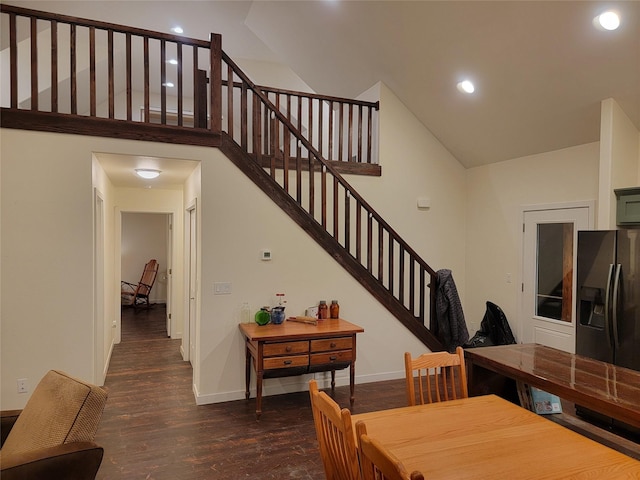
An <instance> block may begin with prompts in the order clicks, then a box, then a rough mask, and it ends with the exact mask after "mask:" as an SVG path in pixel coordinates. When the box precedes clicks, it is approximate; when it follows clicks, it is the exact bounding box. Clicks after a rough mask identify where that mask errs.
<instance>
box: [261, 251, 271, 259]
mask: <svg viewBox="0 0 640 480" xmlns="http://www.w3.org/2000/svg"><path fill="white" fill-rule="evenodd" d="M260 260H262V261H265V262H266V261H268V260H271V250H261V251H260Z"/></svg>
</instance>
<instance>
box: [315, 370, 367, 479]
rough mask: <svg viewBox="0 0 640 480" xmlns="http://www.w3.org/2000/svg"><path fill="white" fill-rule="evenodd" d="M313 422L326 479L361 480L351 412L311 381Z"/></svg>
mask: <svg viewBox="0 0 640 480" xmlns="http://www.w3.org/2000/svg"><path fill="white" fill-rule="evenodd" d="M309 395H310V396H311V408H312V410H313V422H314V425H315V429H316V436H317V438H318V446H319V448H320V457H321V458H322V463H323V465H324V471H325V475H326V478H327V480H360V465H359V463H358V452H357V449H356V440H355V436H354V434H353V427H352V425H351V412H350V411H349V409H347V408H343V409H340V406H339V405H338V404H337V403H336V402H335V401H333V399H332V398H331V397H329V395H327V394H326V393H324V392H321V391H319V390H318V384H317V383H316V381H315V380H310V381H309Z"/></svg>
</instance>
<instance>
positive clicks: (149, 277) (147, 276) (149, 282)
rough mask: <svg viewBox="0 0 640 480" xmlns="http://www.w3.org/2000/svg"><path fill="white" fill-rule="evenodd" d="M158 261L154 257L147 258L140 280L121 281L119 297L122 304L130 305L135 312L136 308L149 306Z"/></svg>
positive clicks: (150, 305)
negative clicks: (131, 281)
mask: <svg viewBox="0 0 640 480" xmlns="http://www.w3.org/2000/svg"><path fill="white" fill-rule="evenodd" d="M158 266H159V265H158V262H157V261H156V260H155V259H151V260H149V262H148V263H147V264H146V265H145V266H144V270H143V272H142V277H141V278H140V281H139V282H138V283H137V284H135V283H129V282H125V281H122V282H121V294H120V296H121V299H122V305H129V306H132V307H133V309H134V310H135V311H136V312H137V310H138V308H151V307H152V304H151V303H149V294H150V293H151V289H152V288H153V284H154V283H155V281H156V276H157V275H158Z"/></svg>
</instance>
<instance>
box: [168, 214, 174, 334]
mask: <svg viewBox="0 0 640 480" xmlns="http://www.w3.org/2000/svg"><path fill="white" fill-rule="evenodd" d="M166 241H167V311H166V315H167V336H168V337H171V335H173V329H172V325H171V319H172V318H173V314H172V308H173V301H172V299H173V214H172V213H170V214H168V215H167V239H166Z"/></svg>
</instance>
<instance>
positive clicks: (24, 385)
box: [18, 378, 29, 393]
mask: <svg viewBox="0 0 640 480" xmlns="http://www.w3.org/2000/svg"><path fill="white" fill-rule="evenodd" d="M28 391H29V384H28V382H27V379H26V378H19V379H18V393H27V392H28Z"/></svg>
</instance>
